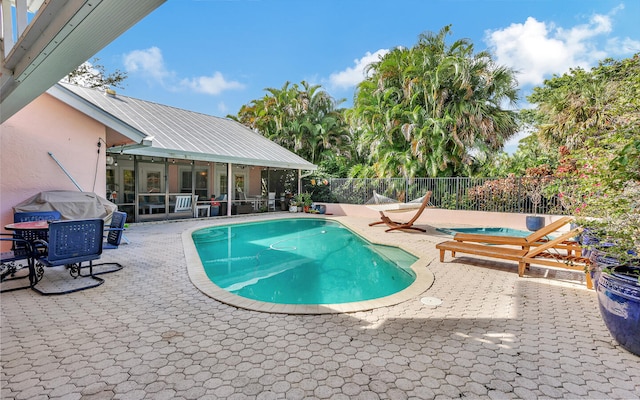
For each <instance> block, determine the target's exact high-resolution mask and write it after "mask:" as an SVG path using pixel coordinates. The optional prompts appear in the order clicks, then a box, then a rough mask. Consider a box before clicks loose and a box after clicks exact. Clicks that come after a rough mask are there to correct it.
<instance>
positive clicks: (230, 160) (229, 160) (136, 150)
mask: <svg viewBox="0 0 640 400" xmlns="http://www.w3.org/2000/svg"><path fill="white" fill-rule="evenodd" d="M149 144H150V145H149ZM107 152H109V153H112V154H131V155H137V156H147V157H158V158H167V159H170V158H175V159H177V160H193V161H205V162H213V163H225V164H238V165H251V166H256V167H270V168H283V169H300V170H305V171H315V170H317V169H318V166H317V165H314V164H311V163H305V164H297V163H291V162H278V161H274V160H269V161H265V160H254V159H249V158H239V157H233V156H221V155H213V154H206V153H192V152H188V151H179V150H170V149H160V148H154V147H153V138H152V137H149V138H147V140H145V141H144V142H141V143H139V144H132V145H127V146H115V147H110V148H109V149H108V150H107Z"/></svg>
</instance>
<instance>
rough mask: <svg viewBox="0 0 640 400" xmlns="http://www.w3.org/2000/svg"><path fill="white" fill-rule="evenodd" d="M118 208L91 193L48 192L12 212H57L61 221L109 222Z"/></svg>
mask: <svg viewBox="0 0 640 400" xmlns="http://www.w3.org/2000/svg"><path fill="white" fill-rule="evenodd" d="M117 209H118V206H116V205H115V204H113V203H112V202H110V201H109V200H107V199H105V198H104V197H101V196H98V195H97V194H95V193H93V192H78V191H71V190H50V191H46V192H40V193H38V194H36V195H35V196H32V197H30V198H28V199H27V200H25V201H23V202H22V203H20V204H18V205H16V206H14V207H13V211H14V212H29V211H58V212H59V213H60V214H61V215H62V219H63V220H65V219H89V218H102V219H103V220H105V222H107V223H108V221H110V220H111V215H112V214H113V212H114V211H116V210H117Z"/></svg>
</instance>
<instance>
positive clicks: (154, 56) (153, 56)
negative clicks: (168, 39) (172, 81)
mask: <svg viewBox="0 0 640 400" xmlns="http://www.w3.org/2000/svg"><path fill="white" fill-rule="evenodd" d="M124 67H125V68H126V70H127V72H131V73H140V74H142V75H144V76H147V77H149V78H151V79H153V80H155V81H157V82H159V83H164V81H165V79H166V78H168V77H170V76H171V75H172V73H170V72H169V71H168V70H167V69H166V67H165V65H164V58H163V57H162V52H161V51H160V49H159V48H157V47H151V48H148V49H146V50H133V51H132V52H130V53H127V54H125V56H124Z"/></svg>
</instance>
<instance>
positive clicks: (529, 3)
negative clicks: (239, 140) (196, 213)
mask: <svg viewBox="0 0 640 400" xmlns="http://www.w3.org/2000/svg"><path fill="white" fill-rule="evenodd" d="M638 21H640V0H622V1H619V0H618V1H610V0H561V1H558V0H447V1H445V0H429V1H427V0H387V1H383V0H167V2H165V3H164V4H163V5H161V6H160V7H159V8H157V9H156V10H155V11H153V12H152V13H150V14H149V15H147V16H146V17H145V18H144V19H142V20H141V21H140V22H138V23H137V24H136V25H134V26H133V27H132V28H130V29H129V30H128V31H126V32H125V33H123V34H122V35H121V36H120V37H118V38H117V39H116V40H115V41H113V42H112V43H111V44H109V45H108V46H107V47H105V48H104V49H102V50H101V51H100V52H98V53H97V54H96V56H95V57H97V58H98V60H99V61H98V63H99V64H102V65H103V66H104V67H105V69H106V72H107V73H109V72H113V71H114V70H116V69H118V70H121V71H126V72H127V75H128V78H127V79H126V80H125V82H124V83H123V84H124V86H125V87H124V89H121V88H118V89H117V91H118V93H121V94H123V95H126V96H130V97H135V98H138V99H142V100H147V101H152V102H157V103H160V104H165V105H169V106H174V107H178V108H182V109H186V110H191V111H196V112H201V113H204V114H209V115H214V116H220V117H225V116H227V115H229V114H231V115H235V114H237V112H238V111H239V110H240V107H242V106H243V105H244V104H249V103H250V102H251V101H252V100H255V99H260V98H262V97H264V96H265V95H266V94H267V92H266V90H265V89H267V88H276V89H280V88H282V87H283V85H284V84H285V83H286V82H290V83H291V84H293V83H298V84H299V83H300V82H302V81H306V82H308V83H310V84H312V85H321V87H322V88H323V89H324V90H326V91H327V92H328V93H329V94H330V95H331V96H332V97H334V98H335V99H336V100H340V99H344V100H345V101H344V102H343V103H342V104H341V107H350V106H351V105H352V104H353V95H354V91H355V88H356V86H357V84H358V83H359V82H360V81H362V80H363V79H364V78H365V75H364V68H365V67H366V65H368V64H369V63H371V62H373V61H377V60H378V59H379V57H380V56H381V55H384V54H385V53H386V52H388V51H389V50H390V49H393V48H395V47H398V46H403V47H412V46H414V45H415V44H416V43H417V41H418V37H419V35H420V34H421V33H428V32H434V33H437V32H438V31H440V29H441V28H442V27H444V26H446V25H451V31H452V35H450V36H449V37H448V42H449V43H451V42H453V41H455V40H458V39H462V38H466V39H470V40H471V41H472V43H473V44H474V48H475V50H476V51H483V50H488V51H490V52H491V53H492V54H493V56H494V60H495V61H496V62H497V63H498V64H500V65H504V66H508V67H510V68H513V69H514V70H515V71H517V79H518V83H519V88H520V98H521V100H520V101H519V102H518V104H517V106H516V108H526V107H529V105H528V103H527V101H526V97H527V95H529V94H530V93H531V90H532V88H533V87H535V86H539V85H541V84H542V83H543V82H544V79H547V78H551V77H552V76H553V75H554V74H556V75H561V74H563V73H565V72H568V71H569V69H570V68H576V67H582V68H585V69H588V68H590V67H593V66H595V65H597V63H598V61H600V60H602V59H604V58H606V57H612V58H615V59H622V58H626V57H630V56H632V55H633V54H634V53H637V52H640V27H639V22H638ZM522 136H523V134H519V135H518V136H517V137H515V138H514V139H513V140H511V141H510V142H509V143H508V144H507V146H505V150H506V151H507V152H510V153H511V152H513V151H515V149H516V147H517V141H518V140H519V139H520V138H521V137H522Z"/></svg>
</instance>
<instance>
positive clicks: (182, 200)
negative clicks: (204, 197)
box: [173, 195, 198, 213]
mask: <svg viewBox="0 0 640 400" xmlns="http://www.w3.org/2000/svg"><path fill="white" fill-rule="evenodd" d="M193 197H194V196H191V195H187V196H176V205H175V206H174V207H173V212H174V213H177V212H183V211H192V204H193ZM195 197H196V201H197V197H198V196H195Z"/></svg>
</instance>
